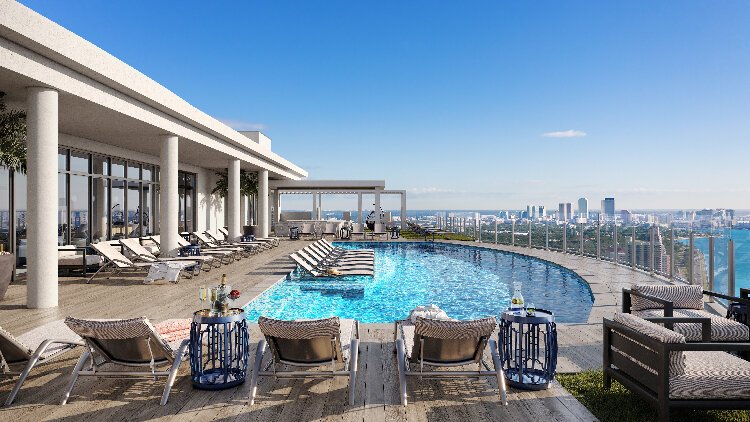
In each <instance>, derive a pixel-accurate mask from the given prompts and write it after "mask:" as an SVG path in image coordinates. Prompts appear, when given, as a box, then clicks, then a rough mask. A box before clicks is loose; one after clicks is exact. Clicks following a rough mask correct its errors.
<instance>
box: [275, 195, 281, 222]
mask: <svg viewBox="0 0 750 422" xmlns="http://www.w3.org/2000/svg"><path fill="white" fill-rule="evenodd" d="M273 199H274V202H273V210H274V219H275V221H274V222H275V223H278V222H280V221H281V192H279V190H278V189H276V190H275V191H274V197H273Z"/></svg>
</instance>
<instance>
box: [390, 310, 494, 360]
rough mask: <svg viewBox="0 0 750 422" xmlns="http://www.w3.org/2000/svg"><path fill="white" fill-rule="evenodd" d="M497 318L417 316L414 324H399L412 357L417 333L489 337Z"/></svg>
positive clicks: (455, 337)
mask: <svg viewBox="0 0 750 422" xmlns="http://www.w3.org/2000/svg"><path fill="white" fill-rule="evenodd" d="M496 326H497V320H495V318H494V317H490V318H484V319H477V320H473V321H458V320H455V319H453V320H442V319H431V318H423V317H421V316H417V317H416V318H415V322H414V324H412V323H411V322H410V321H409V320H407V321H404V322H402V323H401V324H399V327H400V335H401V338H402V339H403V340H404V349H405V351H406V356H407V358H409V359H411V356H412V353H413V351H414V345H415V341H416V340H415V338H416V336H417V335H421V336H425V337H431V338H439V339H460V338H479V337H483V336H484V337H489V336H491V335H492V333H493V332H494V331H495V327H496Z"/></svg>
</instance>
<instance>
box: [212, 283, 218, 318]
mask: <svg viewBox="0 0 750 422" xmlns="http://www.w3.org/2000/svg"><path fill="white" fill-rule="evenodd" d="M210 293H211V312H212V313H214V312H215V311H216V309H215V303H216V301H217V300H218V299H219V289H217V288H216V287H212V288H211V290H210Z"/></svg>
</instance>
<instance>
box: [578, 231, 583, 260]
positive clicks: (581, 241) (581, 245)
mask: <svg viewBox="0 0 750 422" xmlns="http://www.w3.org/2000/svg"><path fill="white" fill-rule="evenodd" d="M578 230H580V232H581V236H580V237H581V240H580V243H581V244H580V247H581V256H583V223H578Z"/></svg>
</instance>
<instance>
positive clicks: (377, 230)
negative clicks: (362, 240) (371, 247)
mask: <svg viewBox="0 0 750 422" xmlns="http://www.w3.org/2000/svg"><path fill="white" fill-rule="evenodd" d="M375 236H378V239H382V238H383V237H386V238H387V237H388V232H387V231H386V230H385V224H381V223H375V227H373V230H372V231H371V232H370V237H371V238H373V239H375Z"/></svg>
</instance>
